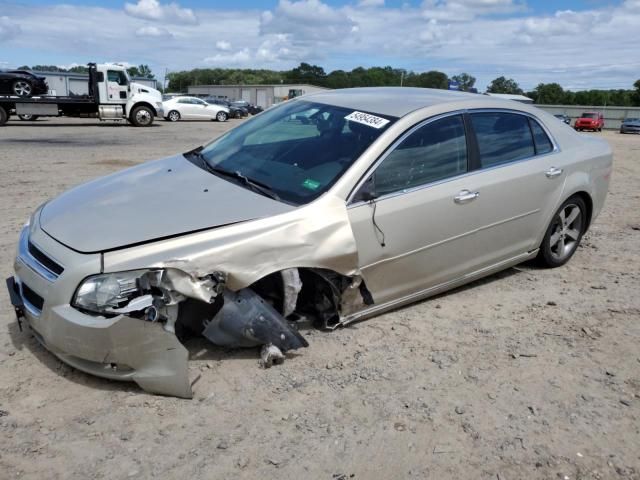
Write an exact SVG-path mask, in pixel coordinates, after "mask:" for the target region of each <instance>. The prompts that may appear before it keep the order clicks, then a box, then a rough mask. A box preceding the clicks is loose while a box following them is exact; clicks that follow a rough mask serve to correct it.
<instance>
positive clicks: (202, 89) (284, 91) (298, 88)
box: [188, 84, 327, 108]
mask: <svg viewBox="0 0 640 480" xmlns="http://www.w3.org/2000/svg"><path fill="white" fill-rule="evenodd" d="M322 90H327V89H326V88H324V87H317V86H315V85H307V84H273V85H193V86H191V87H189V90H188V92H189V95H196V96H199V97H219V98H224V99H227V100H245V101H247V102H249V103H251V104H253V105H258V106H260V107H262V108H269V107H270V106H271V105H273V104H274V103H280V102H283V101H285V100H287V99H289V98H293V97H299V96H301V95H306V94H307V93H315V92H320V91H322Z"/></svg>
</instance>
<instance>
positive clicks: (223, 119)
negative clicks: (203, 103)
mask: <svg viewBox="0 0 640 480" xmlns="http://www.w3.org/2000/svg"><path fill="white" fill-rule="evenodd" d="M227 118H229V117H228V115H227V113H226V112H218V113H217V114H216V120H217V121H219V122H226V121H227Z"/></svg>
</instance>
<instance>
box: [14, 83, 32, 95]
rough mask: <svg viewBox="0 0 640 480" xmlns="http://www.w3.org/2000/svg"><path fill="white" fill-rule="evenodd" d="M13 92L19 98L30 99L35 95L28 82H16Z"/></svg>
mask: <svg viewBox="0 0 640 480" xmlns="http://www.w3.org/2000/svg"><path fill="white" fill-rule="evenodd" d="M11 90H12V91H13V93H14V94H15V95H17V96H19V97H30V96H31V94H32V93H33V88H32V87H31V83H29V81H28V80H16V81H15V82H13V85H12V86H11Z"/></svg>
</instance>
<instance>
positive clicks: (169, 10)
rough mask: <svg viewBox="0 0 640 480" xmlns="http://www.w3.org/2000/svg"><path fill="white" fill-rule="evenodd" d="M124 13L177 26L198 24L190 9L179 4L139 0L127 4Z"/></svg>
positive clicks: (156, 0) (155, 0)
mask: <svg viewBox="0 0 640 480" xmlns="http://www.w3.org/2000/svg"><path fill="white" fill-rule="evenodd" d="M124 11H125V12H127V13H128V14H129V15H131V16H132V17H137V18H143V19H145V20H156V21H162V22H167V23H175V24H188V25H189V24H191V25H193V24H197V23H198V20H197V18H196V16H195V14H194V13H193V10H191V9H190V8H182V7H180V5H178V4H177V3H173V2H172V3H167V4H161V3H160V2H159V1H158V0H138V3H126V4H125V5H124Z"/></svg>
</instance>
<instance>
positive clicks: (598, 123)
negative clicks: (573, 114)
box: [573, 112, 604, 132]
mask: <svg viewBox="0 0 640 480" xmlns="http://www.w3.org/2000/svg"><path fill="white" fill-rule="evenodd" d="M573 128H575V129H576V130H579V131H582V130H593V131H594V132H601V131H602V129H603V128H604V117H603V116H602V114H601V113H597V112H584V113H583V114H582V115H580V117H578V118H576V123H575V124H574V126H573Z"/></svg>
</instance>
